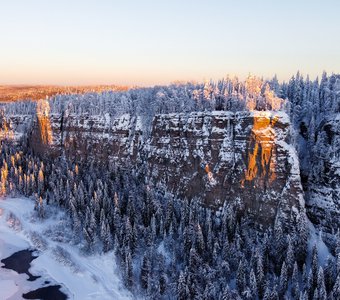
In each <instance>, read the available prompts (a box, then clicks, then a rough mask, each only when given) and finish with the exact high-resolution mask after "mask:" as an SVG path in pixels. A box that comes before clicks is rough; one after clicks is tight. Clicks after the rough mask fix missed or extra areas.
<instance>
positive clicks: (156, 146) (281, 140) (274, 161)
mask: <svg viewBox="0 0 340 300" xmlns="http://www.w3.org/2000/svg"><path fill="white" fill-rule="evenodd" d="M28 118H29V117H28V116H27V119H28ZM7 119H8V118H7ZM9 119H11V118H9ZM11 122H12V121H11ZM14 123H15V122H14V121H13V122H12V124H14ZM16 128H18V127H15V126H13V128H12V131H13V132H15V131H16ZM29 132H30V134H29V138H28V142H29V145H30V147H31V148H32V149H33V151H35V152H36V153H39V154H40V155H43V156H49V155H52V156H53V155H54V156H57V155H61V154H65V155H67V156H70V157H72V158H74V159H77V160H86V159H87V158H88V157H89V156H94V157H97V158H98V159H100V160H102V161H107V160H109V161H115V162H117V163H118V164H121V165H124V164H128V163H132V164H138V165H139V166H140V165H143V166H144V167H145V170H146V175H147V180H149V182H150V183H151V184H154V185H158V186H159V185H163V186H164V187H165V188H166V189H168V190H170V191H171V192H173V193H176V194H179V195H180V197H183V198H184V197H186V198H190V199H192V198H196V199H197V200H198V201H200V202H202V204H203V205H204V206H207V207H211V208H213V209H215V210H218V209H219V208H221V207H223V205H224V204H232V205H236V206H237V207H238V208H239V211H241V212H242V213H247V214H248V215H249V216H251V218H252V219H253V220H254V222H256V223H257V224H259V225H268V224H273V222H274V220H275V218H276V217H277V216H278V215H279V216H280V217H284V218H286V219H290V218H291V217H294V216H295V215H296V213H297V212H298V211H301V210H304V200H303V191H302V188H301V182H300V174H299V163H298V158H297V155H296V153H295V150H294V148H293V147H292V146H291V145H290V123H289V119H288V117H287V115H286V114H285V113H282V112H269V111H268V112H256V111H255V112H237V113H232V112H226V111H214V112H193V113H188V114H164V115H156V116H155V117H154V120H153V123H152V128H151V134H150V135H149V136H148V138H146V137H145V135H144V136H143V130H142V125H141V120H140V118H139V117H136V116H131V115H129V114H124V115H122V116H120V117H119V118H110V116H109V115H100V116H98V115H97V116H88V115H76V114H66V113H65V114H64V115H57V114H49V113H48V110H47V109H46V107H42V108H41V110H39V112H38V114H37V116H36V117H34V121H33V125H32V126H31V127H30V130H29Z"/></svg>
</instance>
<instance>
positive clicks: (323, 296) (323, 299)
mask: <svg viewBox="0 0 340 300" xmlns="http://www.w3.org/2000/svg"><path fill="white" fill-rule="evenodd" d="M317 289H318V299H319V300H327V292H326V287H325V278H324V273H323V268H322V267H320V268H319V271H318V277H317Z"/></svg>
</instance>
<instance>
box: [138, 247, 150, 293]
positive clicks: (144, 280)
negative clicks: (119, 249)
mask: <svg viewBox="0 0 340 300" xmlns="http://www.w3.org/2000/svg"><path fill="white" fill-rule="evenodd" d="M150 272H151V263H150V259H149V257H148V254H147V253H146V254H144V257H143V262H142V267H141V273H140V281H141V286H142V288H143V289H145V290H146V289H147V288H148V284H149V277H150Z"/></svg>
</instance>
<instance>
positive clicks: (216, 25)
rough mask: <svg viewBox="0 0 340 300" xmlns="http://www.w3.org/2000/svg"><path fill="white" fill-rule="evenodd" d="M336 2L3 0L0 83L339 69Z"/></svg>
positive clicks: (339, 8) (155, 80)
mask: <svg viewBox="0 0 340 300" xmlns="http://www.w3.org/2000/svg"><path fill="white" fill-rule="evenodd" d="M339 14H340V1H339V0H234V1H229V0H205V1H203V0H121V1H117V0H51V1H47V0H0V84H15V83H16V84H24V83H27V84H70V85H71V84H98V83H103V84H105V83H112V84H128V85H153V84H164V83H169V82H171V81H175V80H204V79H210V78H212V79H218V78H221V77H223V76H225V75H226V74H231V75H234V74H235V75H238V76H239V77H241V78H242V77H245V76H246V75H247V74H248V73H252V74H255V75H260V76H264V77H272V76H273V75H274V74H275V73H276V74H277V75H278V77H279V79H281V80H287V79H288V78H289V77H290V76H291V75H292V74H295V73H296V71H297V70H300V71H301V72H302V73H303V74H310V75H311V77H312V78H314V77H316V76H317V75H321V73H322V71H323V70H325V71H327V72H328V73H332V72H335V73H337V72H340V15H339Z"/></svg>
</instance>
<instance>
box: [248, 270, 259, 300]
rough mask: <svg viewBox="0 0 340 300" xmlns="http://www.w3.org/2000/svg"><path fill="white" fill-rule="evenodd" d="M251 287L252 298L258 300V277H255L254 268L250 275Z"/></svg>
mask: <svg viewBox="0 0 340 300" xmlns="http://www.w3.org/2000/svg"><path fill="white" fill-rule="evenodd" d="M249 285H250V290H251V297H252V299H256V298H257V296H258V292H257V282H256V276H255V273H254V270H253V268H252V269H251V271H250V275H249Z"/></svg>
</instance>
